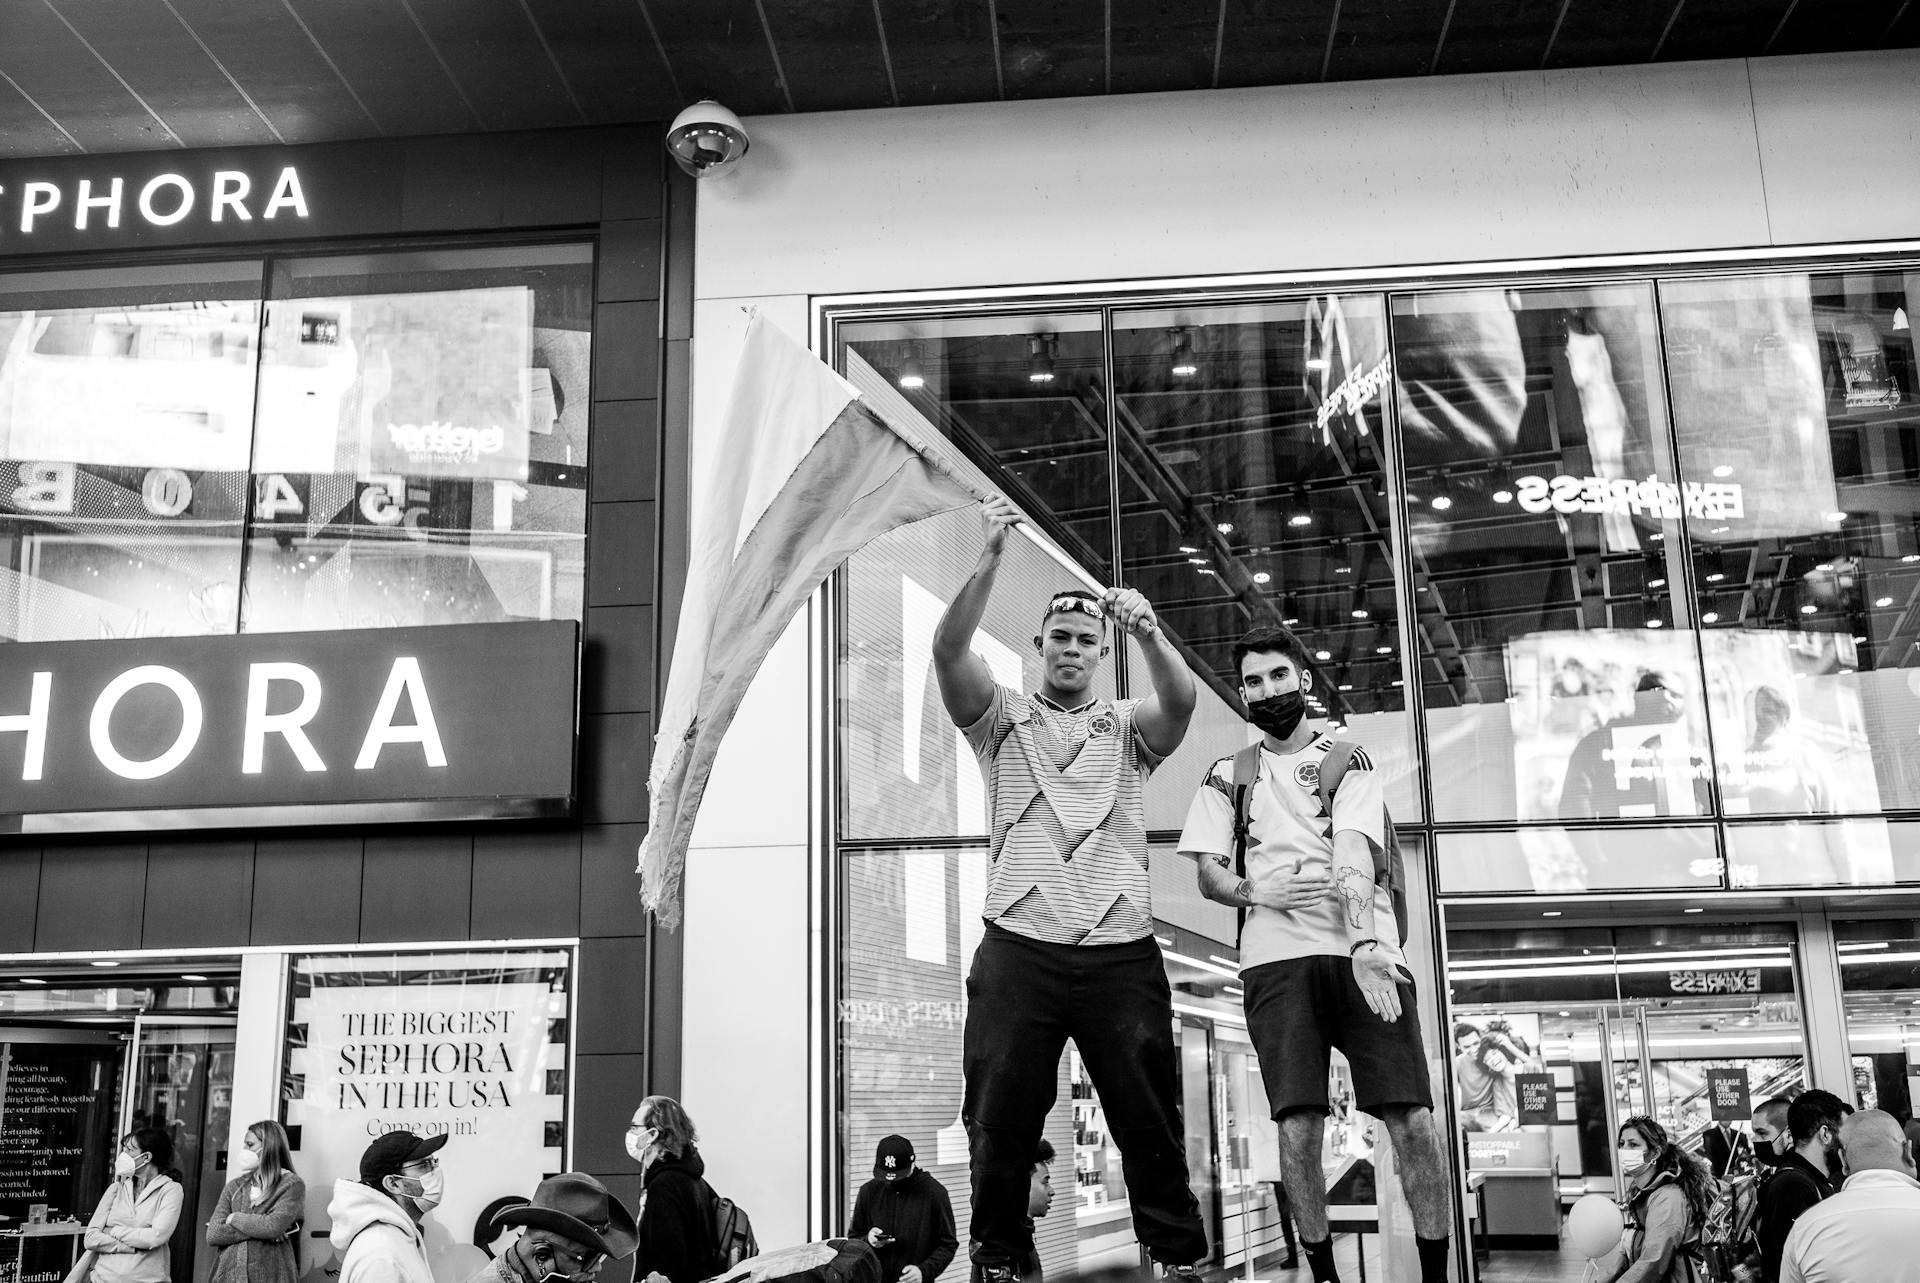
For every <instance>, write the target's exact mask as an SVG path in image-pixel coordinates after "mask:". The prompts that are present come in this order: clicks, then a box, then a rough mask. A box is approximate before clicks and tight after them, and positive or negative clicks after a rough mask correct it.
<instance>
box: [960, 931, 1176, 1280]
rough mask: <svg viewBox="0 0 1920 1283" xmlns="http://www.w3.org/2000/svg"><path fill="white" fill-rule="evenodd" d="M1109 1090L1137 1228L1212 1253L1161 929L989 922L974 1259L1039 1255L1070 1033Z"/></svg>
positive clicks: (975, 1100)
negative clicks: (1132, 931) (1048, 1155)
mask: <svg viewBox="0 0 1920 1283" xmlns="http://www.w3.org/2000/svg"><path fill="white" fill-rule="evenodd" d="M1069 1038H1071V1039H1073V1042H1074V1046H1076V1047H1078V1048H1079V1049H1080V1059H1081V1060H1082V1062H1084V1063H1085V1065H1086V1067H1087V1075H1088V1076H1089V1077H1090V1078H1092V1080H1093V1087H1094V1090H1095V1091H1097V1092H1099V1093H1100V1104H1101V1107H1102V1108H1103V1109H1104V1110H1105V1112H1106V1116H1107V1127H1108V1130H1109V1131H1110V1132H1111V1133H1112V1135H1113V1140H1114V1143H1115V1144H1116V1145H1118V1146H1119V1147H1120V1157H1121V1171H1122V1174H1123V1175H1124V1176H1125V1177H1126V1182H1127V1196H1128V1199H1129V1200H1130V1202H1131V1203H1132V1206H1133V1232H1134V1236H1135V1237H1136V1238H1138V1239H1139V1240H1140V1243H1141V1245H1142V1246H1144V1247H1145V1248H1146V1249H1147V1251H1148V1253H1149V1254H1151V1255H1152V1257H1153V1258H1154V1259H1155V1260H1156V1261H1161V1262H1163V1263H1166V1264H1170V1265H1189V1264H1191V1263H1193V1262H1195V1261H1198V1260H1200V1259H1201V1258H1202V1257H1204V1256H1205V1255H1206V1254H1207V1233H1206V1230H1205V1229H1204V1228H1202V1226H1201V1224H1200V1205H1199V1203H1198V1202H1196V1201H1195V1199H1194V1197H1193V1191H1192V1190H1191V1189H1189V1188H1188V1187H1187V1153H1186V1142H1185V1137H1184V1134H1183V1132H1182V1128H1181V1122H1180V1092H1179V1080H1178V1076H1177V1072H1176V1062H1175V1059H1174V1046H1173V993H1172V991H1171V990H1170V989H1169V988H1168V986H1167V972H1166V968H1165V966H1164V965H1163V964H1162V963H1161V961H1160V949H1159V947H1158V946H1157V945H1156V944H1155V943H1154V941H1153V939H1152V937H1148V938H1146V939H1142V940H1135V941H1131V942H1129V943H1127V944H1105V945H1065V944H1047V943H1045V942H1043V941H1039V940H1030V939H1028V938H1027V937H1025V936H1021V935H1016V934H1014V933H1013V932H1011V931H1007V930H1004V929H1002V928H1000V927H997V926H994V925H993V924H992V923H988V924H987V929H986V935H985V937H984V938H983V939H982V940H981V941H980V947H979V949H978V950H977V951H976V952H975V954H974V957H973V970H972V971H971V972H969V973H968V975H967V1028H966V1036H965V1056H964V1063H965V1068H966V1076H967V1092H966V1104H965V1106H964V1107H963V1110H962V1114H963V1116H964V1117H965V1119H966V1124H967V1140H968V1142H969V1145H970V1147H971V1158H972V1164H971V1165H972V1174H973V1228H972V1231H971V1235H970V1237H971V1238H972V1239H973V1241H974V1248H973V1259H974V1261H975V1263H976V1264H978V1265H980V1266H982V1267H983V1268H990V1267H994V1266H1001V1265H1010V1264H1013V1263H1015V1262H1018V1261H1023V1260H1026V1259H1027V1256H1028V1254H1029V1253H1030V1252H1031V1251H1032V1250H1033V1231H1032V1227H1031V1223H1030V1222H1029V1221H1028V1220H1027V1183H1028V1179H1029V1177H1030V1176H1031V1174H1032V1172H1033V1162H1034V1150H1035V1149H1036V1148H1037V1147H1038V1145H1039V1143H1040V1134H1041V1131H1042V1129H1043V1127H1044V1125H1045V1123H1046V1118H1047V1111H1048V1110H1049V1109H1050V1108H1052V1106H1053V1102H1054V1099H1055V1097H1056V1096H1057V1095H1058V1093H1057V1091H1056V1090H1055V1083H1056V1081H1057V1078H1058V1074H1059V1071H1060V1053H1061V1052H1062V1051H1064V1050H1065V1049H1066V1043H1067V1039H1069Z"/></svg>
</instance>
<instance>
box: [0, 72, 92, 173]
mask: <svg viewBox="0 0 1920 1283" xmlns="http://www.w3.org/2000/svg"><path fill="white" fill-rule="evenodd" d="M0 138H4V139H6V140H7V144H8V146H9V147H11V146H16V145H18V146H21V147H22V148H23V149H24V150H22V151H20V152H19V153H17V154H19V155H23V156H69V155H72V154H74V153H76V152H78V151H79V150H80V149H79V147H78V146H76V145H75V144H74V142H73V141H72V140H71V139H69V138H68V137H67V136H66V135H65V134H63V133H61V132H60V130H59V129H58V128H57V127H56V126H55V125H54V123H53V122H52V121H50V120H48V119H47V118H46V116H45V114H44V113H42V112H41V111H40V110H39V109H38V108H36V107H35V106H34V105H33V104H32V103H31V102H29V101H28V100H27V96H26V95H25V94H23V93H21V92H20V91H19V90H18V89H16V88H14V87H13V85H11V84H9V83H8V82H7V81H5V80H0Z"/></svg>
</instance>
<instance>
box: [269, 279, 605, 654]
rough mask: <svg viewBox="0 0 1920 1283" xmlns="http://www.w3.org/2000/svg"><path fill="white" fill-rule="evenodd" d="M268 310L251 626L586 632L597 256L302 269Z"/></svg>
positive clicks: (280, 286)
mask: <svg viewBox="0 0 1920 1283" xmlns="http://www.w3.org/2000/svg"><path fill="white" fill-rule="evenodd" d="M273 292H274V295H275V299H276V305H275V306H274V307H272V308H271V309H270V311H269V316H270V323H269V325H268V327H267V330H266V337H265V344H264V355H263V362H262V370H261V377H260V411H259V426H258V429H257V432H256V444H255V451H254V459H253V473H254V476H253V486H254V494H253V521H252V525H251V529H250V535H251V538H250V541H249V547H248V567H247V600H246V602H245V605H244V611H243V614H244V626H245V628H246V629H247V630H248V631H251V632H276V631H298V630H309V629H339V628H392V627H405V626H408V625H416V624H458V623H488V622H498V621H505V620H513V619H579V618H580V617H581V613H582V598H583V581H584V569H585V533H586V487H587V412H588V374H589V370H590V368H591V355H592V353H591V322H592V303H593V294H592V255H591V251H590V249H589V248H588V247H586V246H557V247H522V248H514V249H493V250H459V251H439V252H431V253H419V252H416V253H404V254H391V255H370V256H364V257H361V256H355V257H341V258H313V259H299V260H293V261H291V262H288V263H285V264H282V265H281V271H280V272H279V273H278V274H277V276H276V286H275V289H274V291H273Z"/></svg>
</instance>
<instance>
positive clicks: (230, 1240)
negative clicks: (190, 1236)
mask: <svg viewBox="0 0 1920 1283" xmlns="http://www.w3.org/2000/svg"><path fill="white" fill-rule="evenodd" d="M228 1170H229V1171H230V1172H232V1173H233V1179H232V1180H230V1181H228V1182H227V1185H226V1188H225V1189H222V1190H221V1191H220V1201H219V1202H218V1203H217V1204H215V1205H214V1209H213V1217H212V1219H211V1220H209V1221H208V1222H207V1242H208V1243H209V1244H211V1245H212V1246H213V1248H214V1257H213V1273H212V1274H211V1275H209V1276H208V1277H209V1283H294V1280H295V1279H296V1278H298V1277H299V1275H300V1269H299V1264H298V1261H297V1253H296V1250H295V1245H294V1235H295V1233H296V1232H297V1230H298V1228H299V1225H300V1217H301V1214H302V1212H303V1210H304V1209H305V1207H306V1202H307V1184H306V1182H305V1181H303V1180H301V1179H300V1176H299V1174H298V1173H297V1172H295V1171H294V1170H293V1155H292V1154H291V1153H290V1152H289V1151H288V1148H287V1133H286V1129H285V1128H283V1127H281V1126H280V1124H279V1123H276V1122H274V1121H273V1120H272V1119H270V1118H269V1119H263V1120H261V1121H260V1122H257V1123H255V1124H254V1125H253V1126H251V1127H249V1128H247V1134H246V1137H245V1139H244V1140H243V1142H242V1144H241V1147H240V1148H239V1149H236V1150H233V1151H232V1153H231V1155H230V1156H229V1163H228Z"/></svg>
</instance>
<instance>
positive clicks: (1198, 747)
mask: <svg viewBox="0 0 1920 1283" xmlns="http://www.w3.org/2000/svg"><path fill="white" fill-rule="evenodd" d="M1385 319H1386V318H1385V309H1384V304H1383V301H1382V299H1381V298H1380V297H1379V296H1378V295H1325V296H1319V297H1313V298H1307V299H1301V300H1297V301H1291V302H1282V303H1268V304H1257V305H1251V306H1215V307H1205V306H1200V307H1181V308H1170V309H1159V310H1153V311H1141V312H1121V313H1118V314H1116V315H1115V317H1114V334H1113V344H1114V379H1115V384H1116V387H1117V389H1118V395H1117V397H1116V401H1115V407H1116V410H1115V415H1116V423H1117V426H1116V429H1115V436H1116V440H1115V449H1116V454H1117V457H1118V460H1119V472H1118V475H1119V503H1120V507H1119V513H1118V523H1119V532H1118V533H1119V547H1120V559H1121V572H1122V575H1123V578H1124V581H1125V582H1127V583H1129V584H1131V585H1133V586H1134V587H1137V588H1139V589H1140V590H1141V591H1142V592H1144V593H1146V595H1147V597H1148V598H1149V599H1150V600H1152V601H1153V602H1154V603H1155V605H1156V606H1157V607H1158V609H1159V613H1160V617H1161V618H1162V619H1163V620H1165V621H1167V622H1168V624H1169V625H1170V626H1171V627H1172V629H1173V631H1174V632H1175V634H1176V635H1177V636H1178V637H1179V638H1180V639H1181V643H1182V646H1183V648H1184V650H1185V651H1186V653H1187V656H1188V659H1189V662H1190V663H1191V664H1192V665H1193V668H1194V671H1195V673H1196V675H1197V677H1198V679H1199V681H1200V682H1201V683H1202V686H1201V695H1200V701H1201V702H1200V708H1199V710H1198V712H1197V713H1196V715H1195V720H1194V729H1193V730H1192V731H1190V732H1189V734H1188V737H1187V740H1186V742H1185V743H1184V744H1182V745H1181V749H1180V751H1179V753H1177V754H1176V755H1175V757H1176V759H1178V761H1170V762H1169V763H1168V764H1167V765H1166V766H1164V767H1162V768H1161V770H1160V772H1159V773H1158V774H1157V776H1156V777H1155V778H1156V781H1157V787H1156V785H1154V784H1150V785H1149V800H1148V808H1149V811H1150V813H1152V817H1153V818H1151V819H1150V824H1151V825H1152V826H1154V827H1164V826H1167V825H1170V826H1172V827H1178V825H1179V823H1180V818H1181V817H1182V816H1184V815H1185V813H1186V806H1187V803H1188V801H1189V800H1190V799H1191V790H1192V788H1193V785H1194V781H1195V780H1197V779H1199V778H1200V777H1201V775H1202V773H1203V772H1204V771H1205V769H1206V767H1207V765H1208V764H1209V763H1211V762H1212V761H1214V760H1216V759H1217V758H1219V757H1222V756H1224V755H1226V754H1228V753H1231V752H1233V751H1234V750H1236V749H1238V748H1239V747H1240V746H1241V745H1243V744H1245V743H1246V742H1247V740H1248V730H1247V727H1246V724H1245V722H1244V721H1242V720H1241V718H1240V715H1239V674H1238V673H1237V672H1236V671H1234V666H1233V660H1232V653H1231V652H1232V647H1233V643H1234V642H1235V641H1236V640H1238V639H1239V638H1240V637H1241V636H1242V635H1243V634H1244V633H1246V632H1247V630H1248V629H1250V628H1253V627H1255V626H1263V625H1267V626H1270V625H1280V624H1284V625H1286V626H1288V627H1290V628H1293V629H1294V630H1295V631H1296V632H1297V633H1298V634H1299V635H1300V636H1301V638H1302V640H1304V641H1305V642H1306V643H1307V644H1308V647H1309V649H1310V651H1311V652H1312V653H1314V654H1315V655H1316V656H1317V657H1318V660H1319V665H1318V680H1317V683H1316V688H1315V691H1314V693H1313V696H1312V697H1311V703H1310V715H1311V716H1313V717H1315V718H1325V719H1326V720H1328V721H1329V722H1331V723H1332V724H1333V726H1334V733H1335V734H1337V735H1341V736H1342V737H1344V738H1349V739H1354V740H1358V741H1359V742H1361V743H1363V744H1366V745H1367V746H1368V747H1369V748H1371V749H1375V750H1376V753H1375V759H1376V761H1377V762H1378V763H1379V764H1380V766H1381V767H1382V769H1384V770H1386V771H1387V772H1388V779H1389V785H1388V803H1389V805H1390V806H1391V808H1392V809H1393V810H1394V812H1395V814H1396V815H1399V816H1405V817H1412V816H1417V815H1418V814H1419V802H1418V788H1417V781H1416V779H1415V776H1414V771H1413V753H1412V745H1411V734H1410V730H1411V727H1410V725H1409V719H1408V718H1407V716H1406V712H1405V709H1406V692H1405V688H1404V683H1403V681H1402V675H1401V674H1402V670H1401V655H1400V645H1399V626H1398V613H1399V612H1398V609H1397V605H1396V595H1395V589H1394V577H1393V559H1392V557H1393V555H1392V547H1393V543H1392V523H1391V512H1390V505H1389V503H1388V502H1387V498H1386V495H1387V486H1386V468H1385V459H1384V450H1385V443H1384V439H1383V436H1382V431H1383V415H1384V407H1383V400H1384V397H1383V393H1384V390H1385V387H1386V384H1387V381H1388V370H1387V354H1386V324H1385ZM1129 671H1132V670H1131V668H1130V670H1129ZM1175 793H1177V794H1179V796H1178V797H1177V798H1175V797H1173V796H1172V794H1175ZM1163 819H1164V820H1165V821H1166V825H1162V823H1161V821H1162V820H1163Z"/></svg>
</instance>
